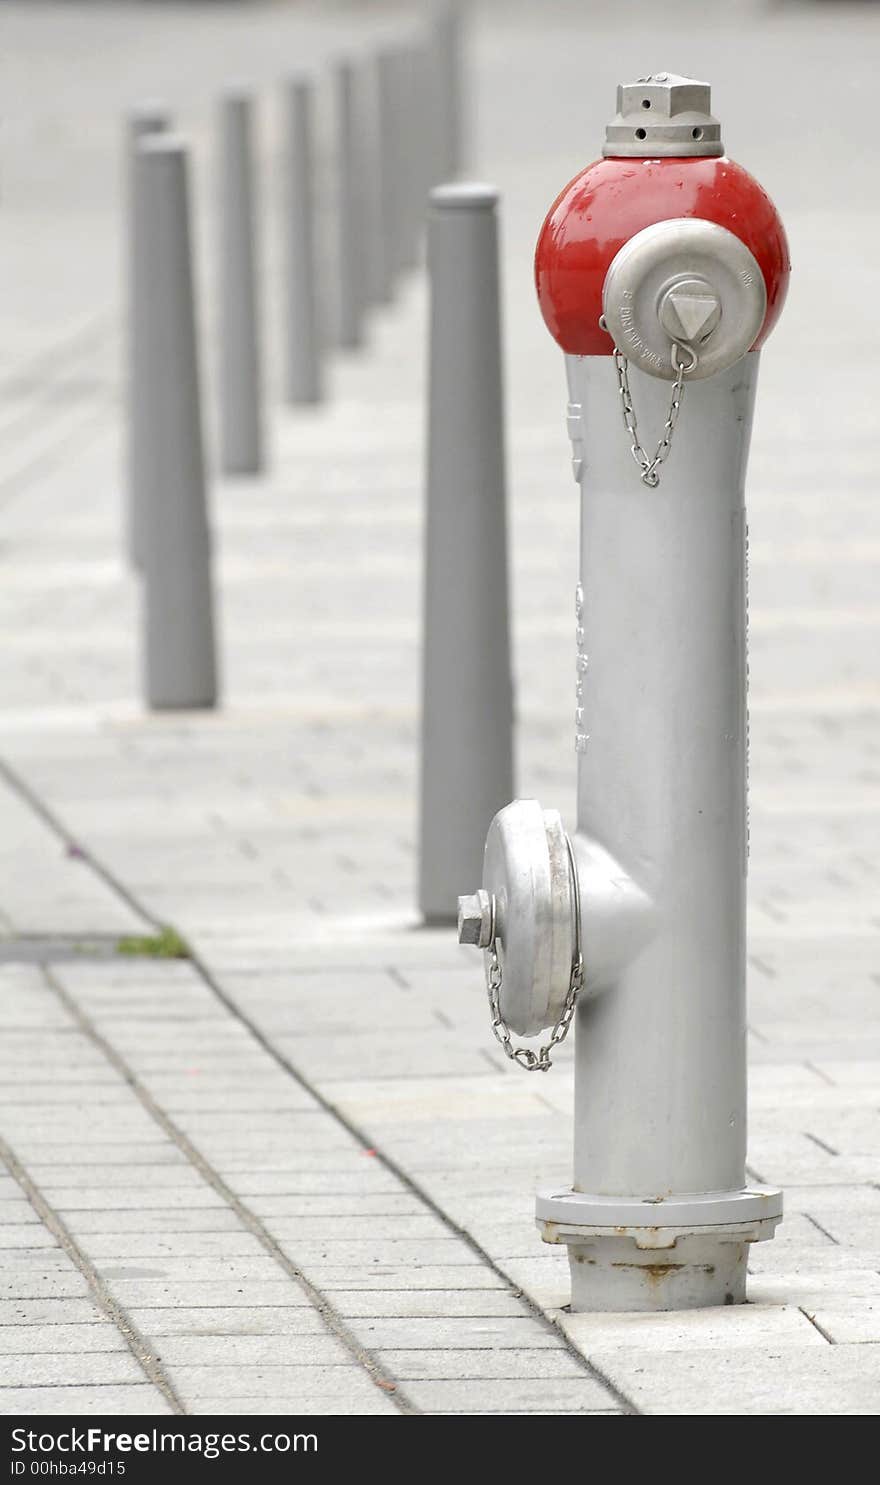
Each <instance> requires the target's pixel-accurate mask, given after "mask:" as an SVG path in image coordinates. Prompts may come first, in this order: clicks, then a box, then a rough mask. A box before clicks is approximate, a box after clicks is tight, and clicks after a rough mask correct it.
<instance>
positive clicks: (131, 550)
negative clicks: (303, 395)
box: [125, 103, 170, 567]
mask: <svg viewBox="0 0 880 1485" xmlns="http://www.w3.org/2000/svg"><path fill="white" fill-rule="evenodd" d="M169 122H170V116H169V114H168V110H167V109H166V108H165V105H164V104H162V103H145V104H143V105H141V106H140V107H138V108H135V109H132V111H131V112H130V114H129V115H128V118H127V120H126V148H125V176H126V187H125V188H126V196H127V226H128V241H127V249H126V257H127V275H128V281H127V284H126V300H127V305H126V310H127V320H126V330H127V338H126V351H127V358H128V371H127V378H126V381H127V386H126V395H127V400H128V449H127V470H126V506H125V526H126V529H125V541H126V547H127V550H128V557H129V561H130V562H131V564H132V566H133V567H141V566H142V565H143V553H144V543H143V535H142V532H141V521H142V511H143V506H144V498H145V497H144V489H143V486H144V445H145V433H144V424H143V411H144V396H143V371H142V361H143V345H144V326H143V324H142V323H141V322H140V319H139V316H140V314H141V312H142V310H143V308H144V305H145V296H144V293H143V287H142V282H141V280H142V275H143V239H144V225H143V220H142V218H143V212H142V207H141V203H140V201H139V197H138V189H137V187H138V181H139V176H138V172H137V169H136V153H137V147H138V143H139V142H140V140H141V139H143V138H145V137H146V136H147V135H149V134H158V133H160V132H161V131H162V130H163V129H167V128H168V127H169Z"/></svg>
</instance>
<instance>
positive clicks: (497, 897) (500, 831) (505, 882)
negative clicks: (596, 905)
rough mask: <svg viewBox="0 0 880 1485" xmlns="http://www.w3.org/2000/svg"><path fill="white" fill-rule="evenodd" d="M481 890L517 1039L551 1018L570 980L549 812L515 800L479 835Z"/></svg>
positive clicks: (565, 914)
mask: <svg viewBox="0 0 880 1485" xmlns="http://www.w3.org/2000/svg"><path fill="white" fill-rule="evenodd" d="M483 890H484V892H487V893H488V894H489V896H490V898H493V899H494V902H495V924H494V927H495V934H496V951H497V954H498V959H499V963H500V965H501V970H502V987H501V991H500V1004H501V1014H502V1016H503V1017H504V1019H505V1021H506V1022H507V1024H508V1026H509V1027H510V1028H511V1030H512V1031H515V1032H516V1033H517V1035H519V1036H536V1035H537V1034H538V1032H539V1031H542V1030H543V1028H544V1027H545V1026H552V1025H553V1024H554V1022H555V1021H556V1020H557V1018H558V1016H559V1014H560V1012H561V1010H562V1007H563V1005H564V1003H565V997H566V995H567V994H568V989H569V985H570V983H571V972H572V956H573V952H574V917H573V913H574V897H573V886H572V881H571V873H570V862H569V854H568V844H567V840H566V835H565V830H564V829H563V825H562V820H561V819H560V817H559V814H558V813H557V811H556V810H542V808H541V806H540V804H539V803H538V801H537V800H536V799H515V800H514V801H513V803H512V804H509V805H507V806H506V807H505V808H504V809H503V810H499V812H498V814H497V815H496V816H495V818H494V820H493V821H492V823H491V825H490V826H489V832H488V835H487V836H486V853H485V858H484V863H483Z"/></svg>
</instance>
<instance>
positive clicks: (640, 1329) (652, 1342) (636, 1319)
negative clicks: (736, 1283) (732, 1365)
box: [557, 1303, 823, 1358]
mask: <svg viewBox="0 0 880 1485" xmlns="http://www.w3.org/2000/svg"><path fill="white" fill-rule="evenodd" d="M557 1323H558V1324H559V1325H560V1327H561V1328H562V1330H564V1332H565V1334H566V1335H567V1336H568V1338H569V1340H570V1341H572V1343H573V1344H574V1345H575V1346H577V1348H578V1350H579V1351H580V1352H582V1354H583V1355H584V1356H587V1357H590V1358H593V1357H596V1356H600V1355H602V1354H604V1352H605V1351H606V1350H607V1349H608V1348H609V1347H620V1348H621V1349H626V1348H628V1349H631V1350H633V1349H636V1348H640V1349H642V1350H643V1351H644V1352H645V1353H646V1354H649V1353H651V1352H653V1351H666V1350H670V1351H680V1350H684V1349H685V1348H687V1347H693V1348H694V1349H695V1350H699V1349H700V1348H701V1347H706V1348H707V1349H710V1350H713V1351H714V1350H721V1351H724V1352H725V1353H727V1352H728V1351H731V1350H734V1349H735V1348H736V1347H738V1346H762V1345H763V1346H794V1347H798V1348H800V1347H801V1346H816V1345H818V1346H821V1345H822V1344H823V1339H822V1337H821V1335H820V1334H819V1332H818V1331H817V1330H816V1329H815V1327H814V1326H812V1325H811V1324H810V1322H809V1320H807V1318H806V1317H805V1316H804V1315H803V1314H802V1313H801V1311H800V1310H799V1309H798V1308H796V1307H795V1306H783V1305H781V1306H779V1307H778V1308H775V1307H773V1308H771V1307H770V1306H769V1305H766V1304H763V1305H760V1304H755V1303H752V1304H746V1305H729V1306H722V1307H720V1308H716V1307H713V1308H711V1309H706V1310H695V1311H693V1312H691V1311H688V1312H686V1313H685V1312H681V1311H678V1312H676V1311H668V1312H665V1313H661V1314H656V1315H654V1314H649V1315H637V1314H636V1315H619V1314H608V1315H569V1314H565V1313H561V1314H560V1315H559V1317H558V1321H557Z"/></svg>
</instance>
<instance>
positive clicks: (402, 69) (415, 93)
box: [397, 43, 434, 270]
mask: <svg viewBox="0 0 880 1485" xmlns="http://www.w3.org/2000/svg"><path fill="white" fill-rule="evenodd" d="M422 62H423V52H422V51H420V49H419V47H418V46H416V45H415V43H412V44H410V45H408V46H406V47H404V48H402V49H401V51H400V52H398V54H397V87H398V91H399V96H400V101H399V108H400V116H401V119H402V121H403V127H402V130H401V142H402V146H403V148H402V151H401V159H400V174H401V204H400V251H401V266H402V267H403V268H404V269H405V270H408V269H412V268H415V267H416V266H417V264H418V261H419V253H420V249H421V243H422V231H423V227H424V221H425V212H426V208H427V195H428V189H429V186H428V184H427V181H426V154H427V139H428V137H429V130H428V128H427V120H426V118H425V107H424V98H423V84H424V80H425V77H426V73H425V71H424V68H423V65H422ZM431 184H432V185H433V184H434V182H431Z"/></svg>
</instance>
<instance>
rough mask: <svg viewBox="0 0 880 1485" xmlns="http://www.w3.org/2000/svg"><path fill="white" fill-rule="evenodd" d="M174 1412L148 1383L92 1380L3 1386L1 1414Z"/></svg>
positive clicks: (0, 1395)
mask: <svg viewBox="0 0 880 1485" xmlns="http://www.w3.org/2000/svg"><path fill="white" fill-rule="evenodd" d="M205 1411H207V1409H205ZM233 1411H234V1410H233ZM171 1412H173V1409H172V1408H171V1406H170V1404H169V1403H168V1402H166V1400H165V1398H164V1397H163V1395H162V1393H161V1392H160V1391H159V1390H158V1388H156V1387H153V1386H151V1385H150V1384H149V1383H144V1384H138V1383H129V1384H125V1385H122V1386H119V1385H114V1384H113V1383H98V1382H90V1383H89V1384H88V1386H83V1387H78V1386H76V1385H75V1384H68V1383H64V1384H62V1385H61V1386H58V1387H51V1386H50V1387H3V1388H0V1414H6V1415H7V1416H8V1415H9V1414H12V1416H13V1417H21V1418H27V1417H29V1416H30V1415H31V1414H34V1415H40V1414H46V1415H48V1414H50V1413H51V1414H58V1413H63V1414H70V1413H74V1414H80V1413H83V1414H96V1415H97V1416H99V1417H111V1416H113V1415H114V1414H123V1415H127V1416H128V1417H132V1416H134V1417H137V1415H138V1414H139V1413H152V1414H162V1413H171Z"/></svg>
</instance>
